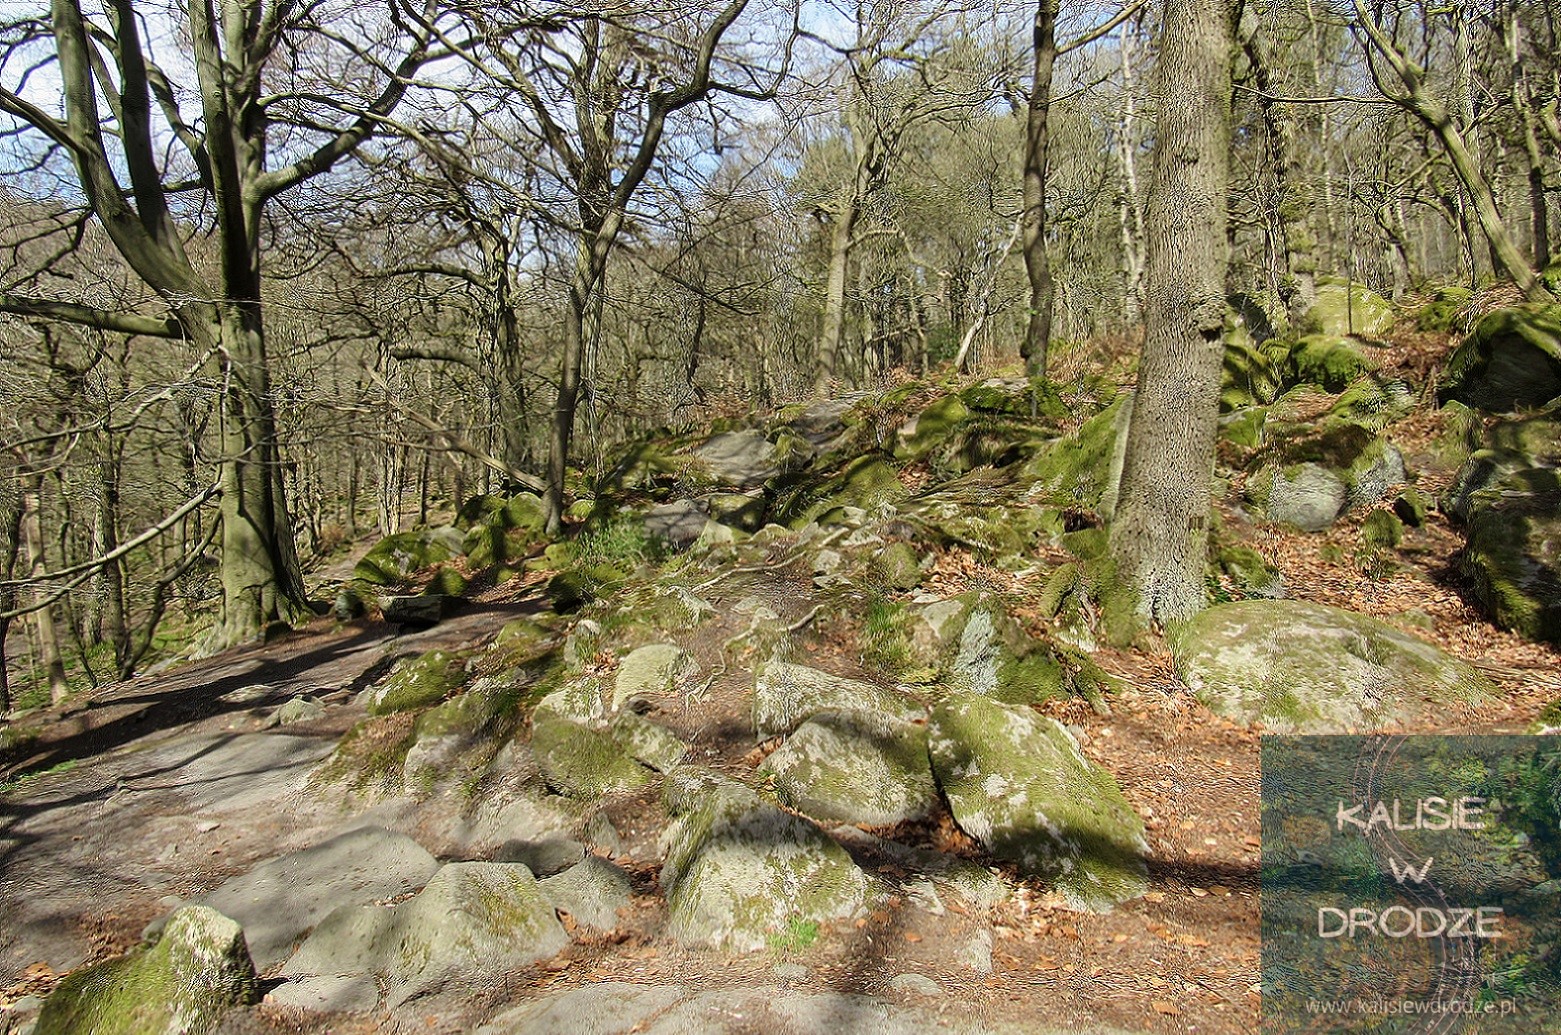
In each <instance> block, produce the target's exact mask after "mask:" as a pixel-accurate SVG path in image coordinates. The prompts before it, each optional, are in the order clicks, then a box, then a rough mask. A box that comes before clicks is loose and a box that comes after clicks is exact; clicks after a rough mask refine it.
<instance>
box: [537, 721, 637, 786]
mask: <svg viewBox="0 0 1561 1035" xmlns="http://www.w3.org/2000/svg"><path fill="white" fill-rule="evenodd" d="M531 752H532V754H533V755H535V756H536V760H537V765H538V766H540V767H541V769H542V776H543V778H544V779H546V780H547V783H548V786H549V787H552V788H553V789H554V790H555V791H557V792H558V793H560V794H564V795H567V796H569V797H571V798H582V799H585V800H592V799H595V798H600V797H601V796H603V795H605V794H614V793H617V792H618V791H630V790H634V789H635V788H637V787H643V786H645V784H647V783H649V782H650V778H651V777H650V773H649V771H648V770H646V768H645V767H644V766H642V765H640V763H639V762H638V761H636V760H635V758H634V756H633V755H632V754H630V753H629V750H628V749H627V748H625V747H624V746H623V744H621V743H619V742H618V741H617V740H615V739H614V738H613V736H612V734H611V732H609V731H607V730H604V729H597V728H594V727H592V726H587V725H585V724H584V723H580V722H576V721H573V720H571V719H566V718H563V717H561V716H558V715H555V714H551V713H543V712H539V713H538V714H537V715H536V716H535V717H534V718H533V720H532V724H531Z"/></svg>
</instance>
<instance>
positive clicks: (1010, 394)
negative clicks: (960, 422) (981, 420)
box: [959, 377, 1068, 424]
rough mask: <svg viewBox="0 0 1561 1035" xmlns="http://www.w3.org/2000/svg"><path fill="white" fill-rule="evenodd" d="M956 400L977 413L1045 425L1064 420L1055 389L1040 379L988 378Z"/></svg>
mask: <svg viewBox="0 0 1561 1035" xmlns="http://www.w3.org/2000/svg"><path fill="white" fill-rule="evenodd" d="M959 398H960V400H961V401H962V402H963V403H964V404H965V405H966V406H968V407H969V408H970V409H971V410H973V411H975V412H977V413H1000V414H1003V415H1005V416H1009V417H1028V418H1030V419H1032V420H1039V421H1043V422H1045V423H1048V424H1057V423H1060V422H1062V421H1065V420H1067V419H1068V404H1067V403H1065V402H1063V401H1062V396H1061V395H1060V394H1059V393H1058V391H1057V386H1056V385H1055V384H1053V383H1052V382H1050V381H1046V380H1043V379H1033V380H1028V381H1027V380H1025V379H1023V378H1012V377H989V378H987V379H986V380H985V381H978V382H977V383H975V384H973V385H971V386H969V387H968V388H966V389H964V390H963V391H961V392H960V393H959Z"/></svg>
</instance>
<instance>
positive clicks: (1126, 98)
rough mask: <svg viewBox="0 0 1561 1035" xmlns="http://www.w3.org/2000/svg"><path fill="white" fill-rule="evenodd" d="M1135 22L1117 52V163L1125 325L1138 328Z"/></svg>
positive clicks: (1140, 216) (1140, 228) (1125, 29)
mask: <svg viewBox="0 0 1561 1035" xmlns="http://www.w3.org/2000/svg"><path fill="white" fill-rule="evenodd" d="M1132 28H1133V27H1132V19H1129V20H1128V21H1126V22H1123V23H1122V32H1121V36H1120V38H1119V43H1118V49H1119V50H1120V51H1121V55H1122V118H1121V120H1120V123H1119V125H1120V126H1121V130H1120V132H1119V133H1118V134H1117V160H1118V161H1119V162H1120V163H1121V165H1122V193H1121V196H1120V197H1119V198H1118V199H1117V218H1118V222H1119V223H1120V226H1121V231H1122V322H1123V324H1125V325H1126V326H1128V327H1134V326H1136V325H1137V323H1138V321H1139V319H1140V317H1141V316H1142V315H1143V295H1144V255H1143V240H1144V212H1143V208H1142V206H1141V205H1140V204H1139V197H1138V156H1137V151H1138V131H1137V128H1136V126H1135V123H1136V122H1137V120H1138V98H1137V96H1136V94H1135V93H1134V91H1135V90H1136V89H1137V88H1138V80H1137V77H1136V74H1135V72H1134V68H1133V43H1134V40H1133V37H1132V36H1131V35H1129V33H1130V32H1131V31H1132Z"/></svg>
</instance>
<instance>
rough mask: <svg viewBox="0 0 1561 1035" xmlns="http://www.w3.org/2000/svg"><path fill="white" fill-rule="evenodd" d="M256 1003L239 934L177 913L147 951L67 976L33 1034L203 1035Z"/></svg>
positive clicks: (201, 916) (202, 914)
mask: <svg viewBox="0 0 1561 1035" xmlns="http://www.w3.org/2000/svg"><path fill="white" fill-rule="evenodd" d="M259 1001H260V993H259V990H258V988H257V985H256V981H255V965H254V963H253V962H252V961H251V960H250V958H249V948H248V947H247V946H246V945H245V943H244V930H243V928H241V927H240V926H239V925H238V924H237V923H236V922H235V921H233V920H230V919H228V918H227V917H225V916H223V915H222V914H221V913H219V912H217V911H216V910H215V909H211V908H209V907H207V906H189V907H186V908H184V909H181V910H179V911H178V912H177V913H175V914H174V915H173V917H172V919H170V920H169V921H168V924H167V926H166V927H164V928H163V931H162V936H161V938H159V939H158V941H157V943H156V944H155V945H153V946H151V947H150V948H144V949H138V950H136V951H135V952H132V953H131V954H130V955H128V956H125V957H122V958H120V959H117V960H109V961H108V962H106V963H99V964H97V965H95V966H92V967H87V968H86V969H84V970H79V971H77V972H76V973H74V974H72V975H70V976H69V977H67V978H66V979H65V980H64V981H62V982H60V985H59V987H58V988H56V989H55V990H54V993H53V994H52V995H50V996H49V998H48V1000H47V1001H46V1002H45V1003H44V1005H43V1012H42V1013H41V1014H39V1017H38V1025H37V1027H36V1028H35V1029H34V1033H35V1035H205V1033H207V1032H212V1031H215V1030H216V1028H217V1025H218V1024H219V1023H220V1022H221V1020H222V1016H223V1014H225V1013H227V1012H228V1011H229V1010H230V1009H232V1008H233V1007H236V1006H246V1005H251V1004H254V1003H257V1002H259Z"/></svg>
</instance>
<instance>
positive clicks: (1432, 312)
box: [1414, 287, 1474, 334]
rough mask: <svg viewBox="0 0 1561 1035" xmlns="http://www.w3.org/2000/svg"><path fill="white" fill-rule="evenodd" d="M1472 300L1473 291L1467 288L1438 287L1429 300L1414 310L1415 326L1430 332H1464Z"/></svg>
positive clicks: (1466, 327) (1466, 328) (1466, 329)
mask: <svg viewBox="0 0 1561 1035" xmlns="http://www.w3.org/2000/svg"><path fill="white" fill-rule="evenodd" d="M1473 300H1474V292H1472V291H1470V290H1469V289H1468V288H1465V287H1438V288H1436V289H1434V290H1433V291H1432V292H1431V300H1430V301H1429V302H1427V303H1426V304H1425V305H1423V306H1421V307H1420V308H1419V309H1417V310H1415V313H1414V319H1415V326H1416V327H1418V328H1419V329H1420V330H1422V331H1428V332H1430V333H1432V334H1462V333H1465V332H1467V331H1468V326H1467V324H1466V320H1467V314H1468V310H1469V303H1470V302H1472V301H1473Z"/></svg>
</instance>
